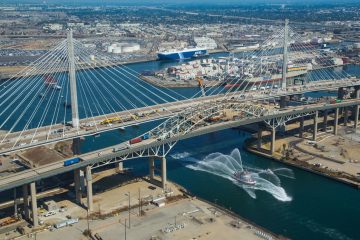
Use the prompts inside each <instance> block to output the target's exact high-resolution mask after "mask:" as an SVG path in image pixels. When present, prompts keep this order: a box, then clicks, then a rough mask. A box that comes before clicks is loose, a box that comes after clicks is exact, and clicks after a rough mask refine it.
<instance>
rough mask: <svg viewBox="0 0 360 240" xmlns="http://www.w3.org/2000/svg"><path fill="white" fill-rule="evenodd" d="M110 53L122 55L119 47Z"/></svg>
mask: <svg viewBox="0 0 360 240" xmlns="http://www.w3.org/2000/svg"><path fill="white" fill-rule="evenodd" d="M112 52H113V53H115V54H119V53H122V48H121V47H115V48H114V49H113V51H112Z"/></svg>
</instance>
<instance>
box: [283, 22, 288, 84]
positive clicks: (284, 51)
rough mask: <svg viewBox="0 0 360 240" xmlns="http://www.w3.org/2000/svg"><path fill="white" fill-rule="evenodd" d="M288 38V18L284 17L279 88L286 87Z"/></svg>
mask: <svg viewBox="0 0 360 240" xmlns="http://www.w3.org/2000/svg"><path fill="white" fill-rule="evenodd" d="M288 38H289V19H285V28H284V43H283V45H284V46H283V47H284V50H283V67H282V81H281V88H282V89H286V87H287V80H286V77H287V64H288V48H287V44H288Z"/></svg>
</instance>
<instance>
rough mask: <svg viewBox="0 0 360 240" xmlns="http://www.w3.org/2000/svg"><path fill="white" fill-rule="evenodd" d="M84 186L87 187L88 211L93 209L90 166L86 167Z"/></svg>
mask: <svg viewBox="0 0 360 240" xmlns="http://www.w3.org/2000/svg"><path fill="white" fill-rule="evenodd" d="M86 188H87V191H86V193H87V208H88V211H90V212H91V211H93V210H94V207H93V189H92V175H91V167H90V166H87V167H86Z"/></svg>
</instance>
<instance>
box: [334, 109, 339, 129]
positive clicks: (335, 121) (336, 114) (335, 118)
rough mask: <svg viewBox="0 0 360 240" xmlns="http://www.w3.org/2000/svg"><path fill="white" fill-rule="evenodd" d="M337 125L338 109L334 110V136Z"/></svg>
mask: <svg viewBox="0 0 360 240" xmlns="http://www.w3.org/2000/svg"><path fill="white" fill-rule="evenodd" d="M338 125H339V108H335V117H334V135H337V134H338Z"/></svg>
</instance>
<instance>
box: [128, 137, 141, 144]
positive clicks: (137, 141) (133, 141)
mask: <svg viewBox="0 0 360 240" xmlns="http://www.w3.org/2000/svg"><path fill="white" fill-rule="evenodd" d="M141 141H142V139H141V137H137V138H133V139H131V140H130V141H129V143H130V144H135V143H139V142H141Z"/></svg>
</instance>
